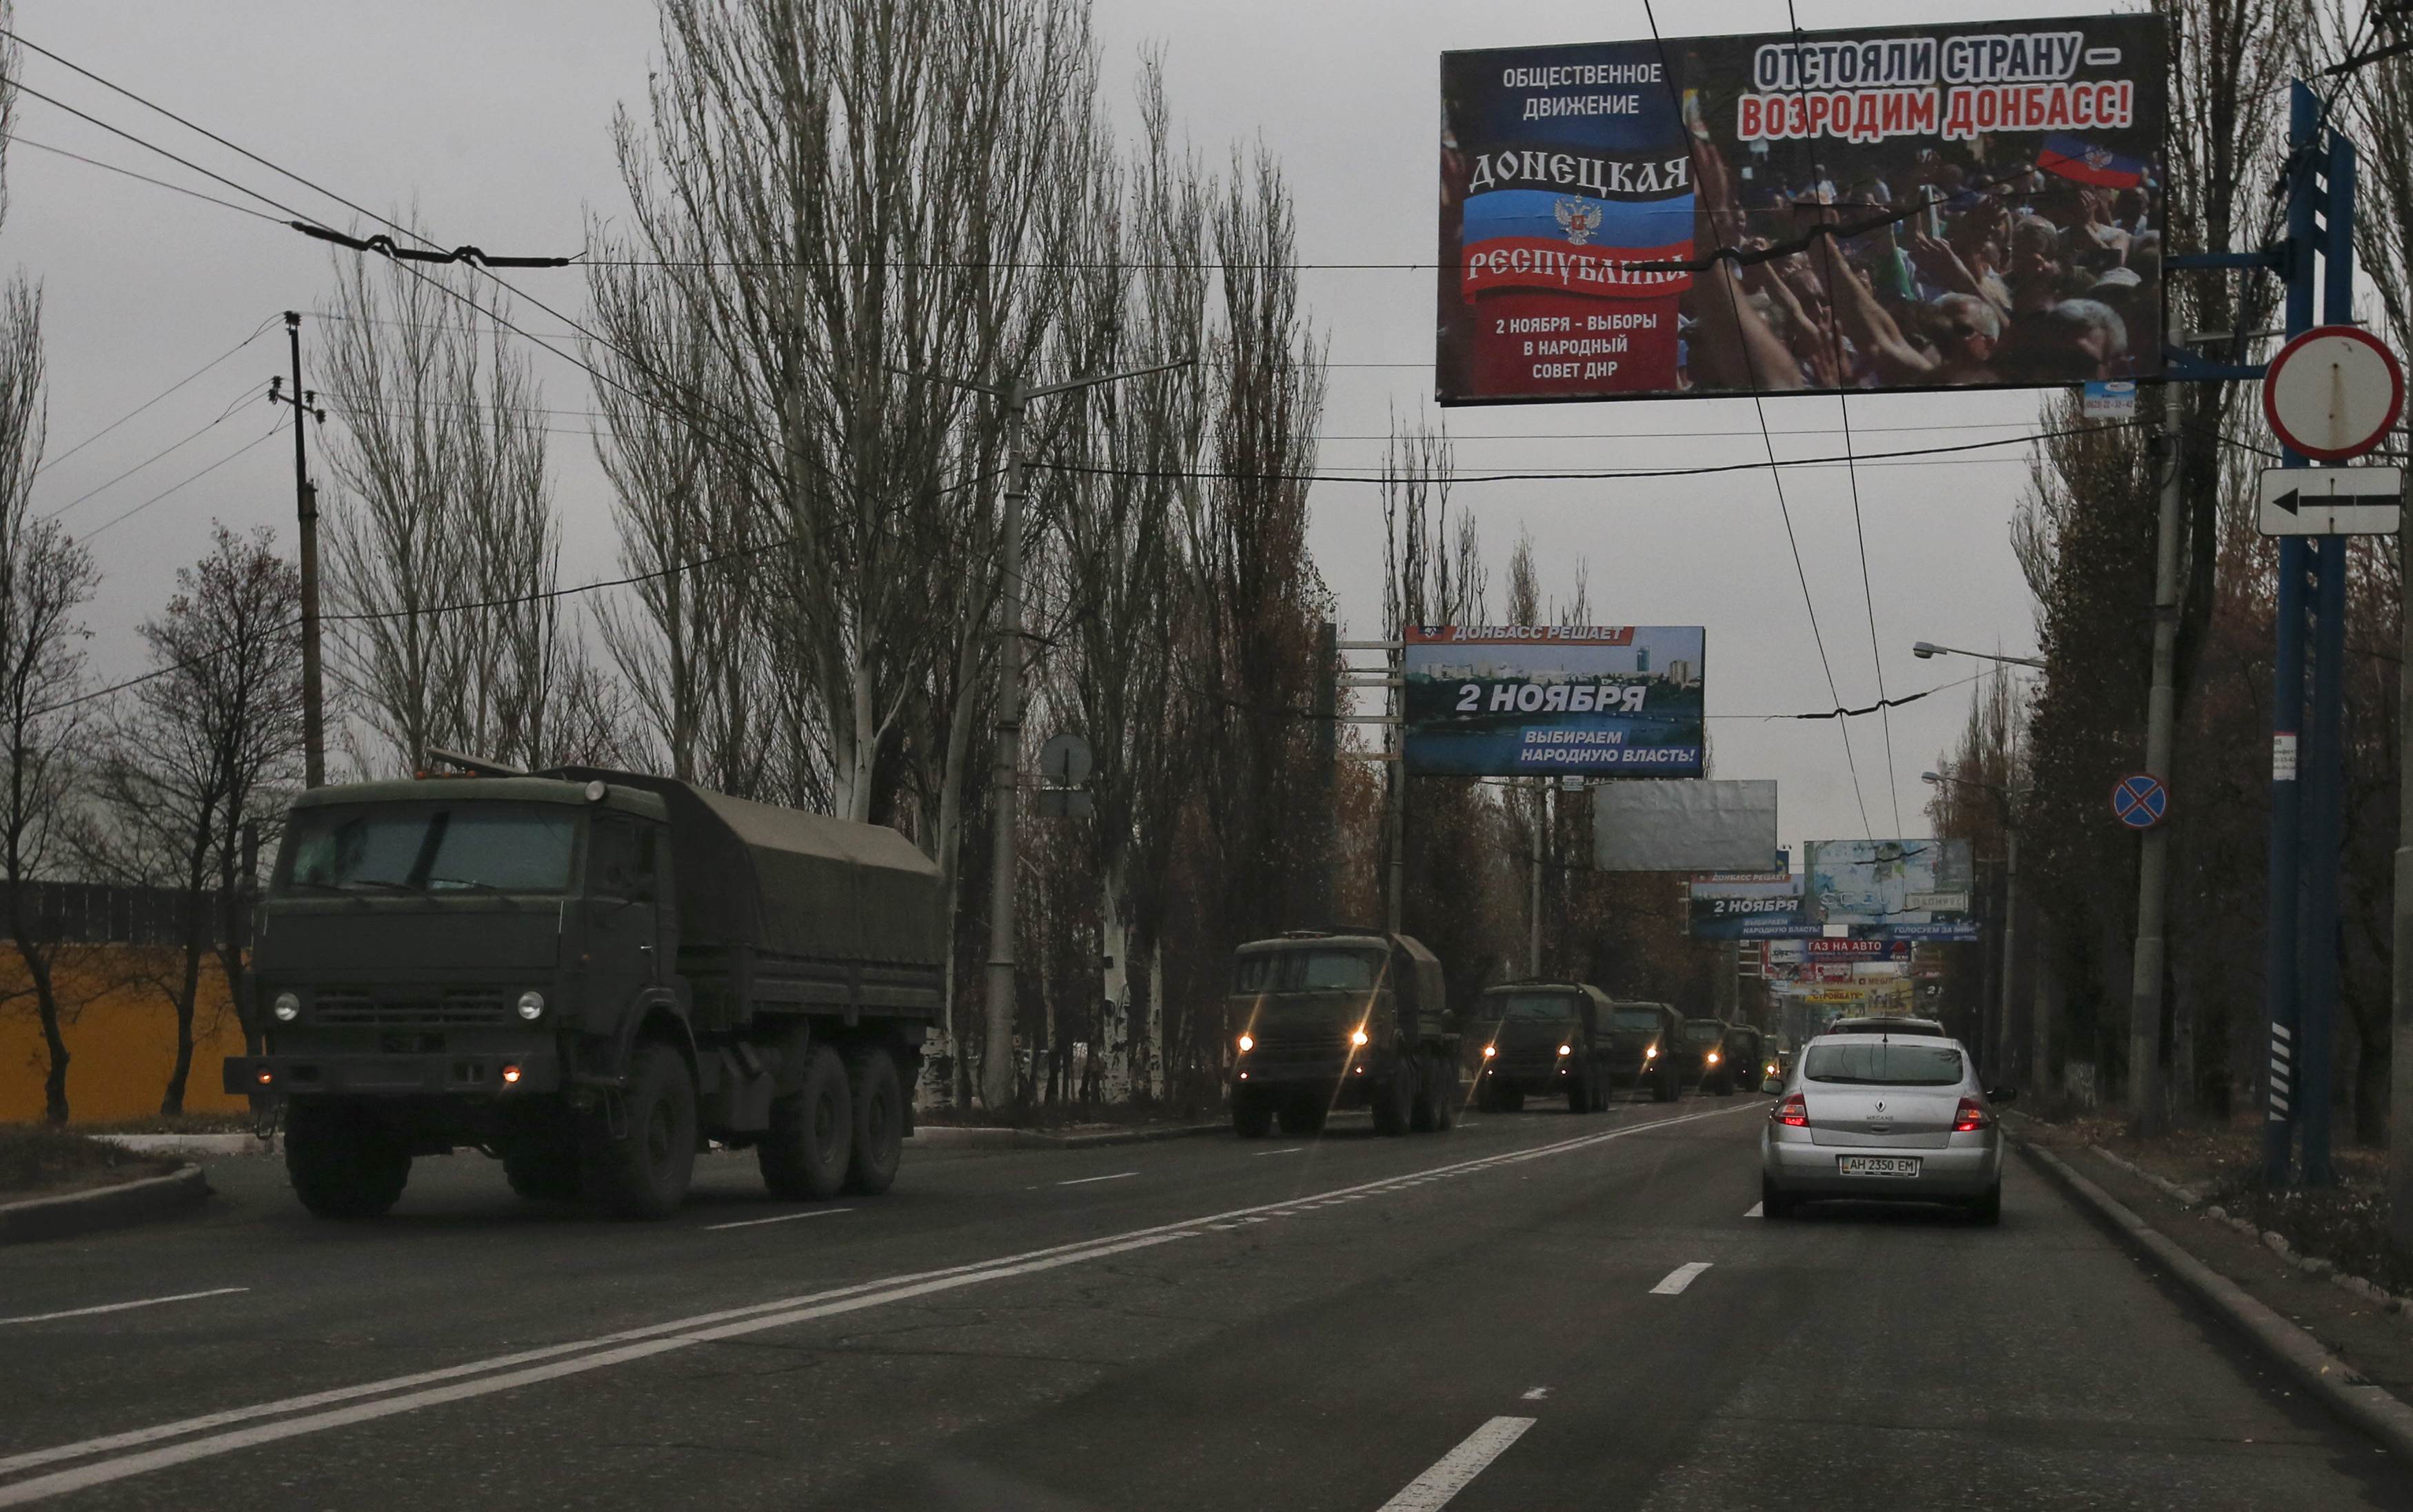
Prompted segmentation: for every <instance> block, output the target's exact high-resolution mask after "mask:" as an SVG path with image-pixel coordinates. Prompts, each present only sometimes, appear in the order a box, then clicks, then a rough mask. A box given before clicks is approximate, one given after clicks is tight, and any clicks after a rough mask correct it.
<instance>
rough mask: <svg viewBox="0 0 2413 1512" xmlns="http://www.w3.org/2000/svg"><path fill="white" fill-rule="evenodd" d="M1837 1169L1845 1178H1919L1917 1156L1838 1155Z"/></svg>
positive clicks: (1836, 1158) (1836, 1160) (1836, 1159)
mask: <svg viewBox="0 0 2413 1512" xmlns="http://www.w3.org/2000/svg"><path fill="white" fill-rule="evenodd" d="M1835 1169H1836V1171H1837V1172H1838V1173H1839V1174H1841V1175H1843V1176H1917V1174H1918V1157H1917V1156H1916V1155H1838V1156H1836V1157H1835Z"/></svg>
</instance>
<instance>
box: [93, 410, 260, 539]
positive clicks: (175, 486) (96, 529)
mask: <svg viewBox="0 0 2413 1512" xmlns="http://www.w3.org/2000/svg"><path fill="white" fill-rule="evenodd" d="M284 429H285V422H283V421H281V420H280V421H278V422H276V423H275V424H274V425H272V426H270V427H269V428H268V431H267V434H265V435H263V436H260V437H258V438H256V439H254V440H251V441H249V442H246V443H245V444H244V445H243V446H241V447H239V448H237V449H236V450H234V451H232V452H228V453H227V454H226V455H225V456H222V457H220V458H218V459H217V460H216V461H215V462H213V463H211V464H210V465H209V466H208V467H203V468H202V469H201V470H200V471H199V472H196V473H192V474H190V475H188V476H187V477H185V478H184V479H182V480H180V481H179V482H174V483H170V485H169V486H167V487H166V488H163V489H161V490H160V491H159V492H157V493H155V494H154V495H152V496H151V497H149V498H146V499H144V500H143V501H142V502H141V503H140V504H137V505H135V506H134V507H133V508H132V509H130V510H127V511H125V512H124V513H122V514H116V515H112V516H111V517H110V518H109V519H107V520H105V521H103V522H101V523H100V524H99V525H96V526H93V527H92V528H91V529H90V530H87V531H85V532H84V535H83V539H84V540H85V541H87V542H89V541H93V540H94V539H95V538H96V537H97V536H99V535H100V534H101V532H103V531H105V530H107V529H109V528H110V527H111V526H116V525H122V524H124V523H125V522H126V521H127V520H130V519H132V518H134V517H135V516H136V515H138V514H140V513H141V512H142V511H144V510H147V509H149V508H150V507H151V506H152V505H154V504H156V503H158V502H159V501H160V500H161V499H163V498H166V497H168V496H169V495H170V494H174V493H177V492H179V491H180V490H182V489H184V488H185V487H186V486H188V485H190V484H193V483H197V482H200V481H201V480H202V479H204V478H206V477H208V476H209V475H210V474H212V473H214V472H215V471H217V470H218V469H219V468H220V467H225V466H226V465H227V464H228V463H229V462H232V461H233V460H234V459H235V458H237V457H239V456H242V455H243V454H244V452H251V451H256V450H258V449H259V447H260V446H262V445H264V444H266V443H267V442H269V441H271V440H274V438H275V437H276V436H277V435H278V434H279V433H280V432H282V431H283V430H284Z"/></svg>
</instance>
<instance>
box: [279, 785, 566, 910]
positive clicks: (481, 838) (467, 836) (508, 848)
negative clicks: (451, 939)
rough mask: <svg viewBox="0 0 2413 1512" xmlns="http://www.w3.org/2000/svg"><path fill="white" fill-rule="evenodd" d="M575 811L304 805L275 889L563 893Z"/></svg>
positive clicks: (487, 806) (486, 806)
mask: <svg viewBox="0 0 2413 1512" xmlns="http://www.w3.org/2000/svg"><path fill="white" fill-rule="evenodd" d="M577 841H578V817H577V813H576V811H575V810H572V809H563V808H536V807H532V806H531V807H522V806H518V805H511V804H463V805H461V806H459V807H457V808H439V807H427V808H422V807H420V806H418V805H415V804H414V805H409V806H399V805H398V806H395V807H393V808H371V809H352V810H349V811H347V810H343V809H305V810H303V812H301V813H298V814H296V815H294V816H293V839H292V846H291V851H290V854H291V856H292V858H293V859H292V865H291V867H290V868H289V871H288V872H287V874H286V876H285V877H284V878H283V879H282V880H281V881H280V882H279V884H278V891H280V892H327V891H339V892H372V891H392V890H395V889H406V890H407V891H410V892H415V893H458V892H496V893H564V892H568V891H569V890H570V858H571V856H572V854H573V852H575V851H576V849H577Z"/></svg>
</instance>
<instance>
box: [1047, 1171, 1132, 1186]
mask: <svg viewBox="0 0 2413 1512" xmlns="http://www.w3.org/2000/svg"><path fill="white" fill-rule="evenodd" d="M1137 1175H1139V1173H1138V1172H1137V1171H1117V1172H1116V1173H1115V1174H1114V1175H1112V1176H1076V1177H1074V1178H1073V1179H1071V1180H1070V1181H1058V1182H1057V1183H1056V1184H1057V1185H1058V1186H1059V1187H1085V1186H1088V1184H1089V1183H1090V1182H1092V1181H1119V1180H1121V1179H1122V1178H1124V1177H1127V1176H1137Z"/></svg>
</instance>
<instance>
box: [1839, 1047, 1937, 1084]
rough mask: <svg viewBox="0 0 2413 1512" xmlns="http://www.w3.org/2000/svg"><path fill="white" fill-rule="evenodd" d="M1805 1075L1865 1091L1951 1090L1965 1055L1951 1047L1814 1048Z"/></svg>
mask: <svg viewBox="0 0 2413 1512" xmlns="http://www.w3.org/2000/svg"><path fill="white" fill-rule="evenodd" d="M1801 1075H1802V1076H1803V1077H1804V1079H1806V1080H1809V1081H1824V1082H1843V1083H1847V1084H1850V1085H1854V1086H1861V1087H1950V1086H1952V1085H1954V1084H1955V1083H1957V1082H1958V1081H1960V1079H1961V1052H1960V1051H1959V1050H1958V1049H1956V1048H1954V1047H1953V1046H1951V1045H1887V1044H1875V1045H1812V1046H1810V1055H1809V1059H1808V1060H1807V1061H1806V1062H1805V1063H1804V1064H1803V1066H1802V1068H1801Z"/></svg>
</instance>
